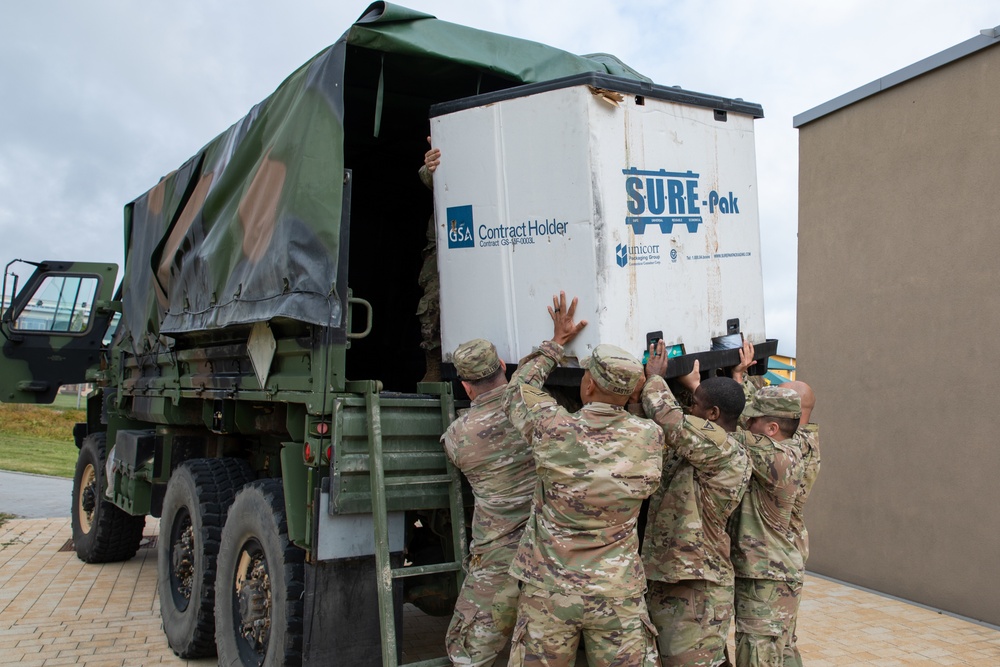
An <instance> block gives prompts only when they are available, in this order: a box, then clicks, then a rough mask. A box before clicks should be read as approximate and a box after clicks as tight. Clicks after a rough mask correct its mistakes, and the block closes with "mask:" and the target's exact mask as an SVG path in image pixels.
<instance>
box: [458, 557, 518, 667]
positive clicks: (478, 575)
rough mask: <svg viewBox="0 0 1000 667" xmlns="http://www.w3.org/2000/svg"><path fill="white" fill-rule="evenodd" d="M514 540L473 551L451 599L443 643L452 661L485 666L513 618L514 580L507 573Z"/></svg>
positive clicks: (502, 643)
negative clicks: (451, 610)
mask: <svg viewBox="0 0 1000 667" xmlns="http://www.w3.org/2000/svg"><path fill="white" fill-rule="evenodd" d="M515 553H517V542H514V543H513V544H509V545H507V546H503V547H498V548H496V549H491V550H490V551H488V552H486V553H483V554H474V555H472V556H471V558H470V559H469V563H468V565H467V567H466V574H465V583H464V584H462V591H461V592H460V593H459V595H458V601H457V602H456V603H455V613H454V615H453V616H452V617H451V624H450V625H449V626H448V633H447V635H446V636H445V645H446V647H447V650H448V658H449V659H450V660H451V664H453V665H462V666H463V667H465V666H468V667H489V666H490V665H492V664H493V662H494V660H496V657H497V654H498V653H500V651H502V650H503V648H504V646H506V644H507V639H509V638H510V635H511V632H513V630H514V621H515V620H516V619H517V598H518V595H519V594H520V591H519V589H518V581H517V579H515V578H514V577H512V576H510V574H508V572H507V571H508V570H509V569H510V563H511V561H512V560H513V559H514V554H515Z"/></svg>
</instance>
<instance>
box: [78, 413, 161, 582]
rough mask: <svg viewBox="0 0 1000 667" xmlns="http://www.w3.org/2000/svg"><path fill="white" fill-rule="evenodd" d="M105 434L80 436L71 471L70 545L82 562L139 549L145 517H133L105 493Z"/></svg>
mask: <svg viewBox="0 0 1000 667" xmlns="http://www.w3.org/2000/svg"><path fill="white" fill-rule="evenodd" d="M106 442H107V434H106V433H91V434H90V435H88V436H87V437H86V438H84V439H83V443H82V444H81V445H80V454H79V455H78V456H77V459H76V472H75V473H74V474H73V511H72V518H71V522H72V524H73V548H74V550H75V551H76V556H77V558H79V559H80V560H82V561H83V562H85V563H111V562H115V561H122V560H128V559H129V558H131V557H132V556H134V555H135V552H136V551H138V550H139V543H140V542H141V541H142V529H143V527H144V526H145V525H146V517H145V516H132V515H131V514H129V513H128V512H125V511H124V510H122V509H120V508H118V507H116V506H115V505H114V504H113V503H112V502H111V501H109V500H108V499H107V498H106V497H105V495H104V489H105V487H106V486H107V484H106V482H105V480H104V457H105V453H104V447H105V444H106Z"/></svg>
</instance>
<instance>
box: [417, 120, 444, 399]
mask: <svg viewBox="0 0 1000 667" xmlns="http://www.w3.org/2000/svg"><path fill="white" fill-rule="evenodd" d="M430 141H431V138H430V137H427V143H430ZM440 164H441V149H439V148H431V149H430V150H428V151H427V152H426V153H425V154H424V164H423V165H422V166H421V167H420V170H419V171H418V172H417V175H418V176H420V181H421V182H422V183H423V184H424V185H426V186H427V188H428V189H429V190H433V189H434V171H435V170H436V169H437V168H438V165H440ZM423 256H424V263H423V264H422V265H421V267H420V275H419V276H417V284H418V285H420V289H422V290H423V292H424V293H423V296H421V297H420V301H419V302H418V303H417V319H419V320H420V338H421V342H420V347H422V348H423V350H424V357H425V358H426V363H427V368H426V371H425V372H424V377H423V379H422V382H438V381H440V380H441V278H440V276H439V275H438V266H437V230H436V229H435V227H434V213H433V212H432V213H431V217H430V220H428V221H427V245H425V246H424V250H423Z"/></svg>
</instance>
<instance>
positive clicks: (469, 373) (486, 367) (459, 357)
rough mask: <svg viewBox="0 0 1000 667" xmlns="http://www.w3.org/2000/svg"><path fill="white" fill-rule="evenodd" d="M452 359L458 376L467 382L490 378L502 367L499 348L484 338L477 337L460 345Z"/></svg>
mask: <svg viewBox="0 0 1000 667" xmlns="http://www.w3.org/2000/svg"><path fill="white" fill-rule="evenodd" d="M451 360H452V363H454V364H455V370H456V371H458V377H460V378H462V379H463V380H465V381H466V382H475V381H476V380H482V379H483V378H488V377H489V376H491V375H493V374H494V373H496V372H497V370H499V369H500V357H499V356H497V348H496V347H495V346H494V345H493V343H491V342H490V341H488V340H484V339H482V338H475V339H473V340H470V341H469V342H467V343H462V344H461V345H459V346H458V347H457V348H456V349H455V354H454V355H452V358H451Z"/></svg>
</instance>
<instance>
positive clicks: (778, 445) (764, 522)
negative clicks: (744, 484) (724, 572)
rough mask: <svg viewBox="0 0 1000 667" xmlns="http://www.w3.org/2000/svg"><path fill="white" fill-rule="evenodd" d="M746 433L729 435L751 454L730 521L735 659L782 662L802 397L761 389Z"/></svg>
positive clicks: (789, 608) (795, 554)
mask: <svg viewBox="0 0 1000 667" xmlns="http://www.w3.org/2000/svg"><path fill="white" fill-rule="evenodd" d="M743 414H744V416H745V417H746V418H747V424H748V428H749V431H742V430H741V431H738V432H737V433H736V434H734V435H735V436H736V437H737V438H738V439H740V440H741V444H742V445H743V447H744V449H745V450H746V452H747V454H748V455H749V457H750V463H751V465H752V466H753V475H752V477H751V479H750V486H749V488H748V489H747V492H746V494H745V495H744V496H743V500H742V501H741V502H740V505H739V507H738V508H737V510H736V511H735V512H734V513H733V516H732V517H731V519H730V521H729V534H730V537H731V539H732V542H733V544H732V561H733V567H734V568H735V570H736V665H737V667H750V666H753V667H759V666H762V665H766V666H767V667H780V666H781V664H782V653H783V650H784V644H785V641H786V638H787V637H788V636H789V634H790V630H791V623H792V619H793V618H794V616H795V609H796V605H797V604H798V596H799V593H800V591H801V589H802V571H803V568H802V554H801V553H799V550H798V549H797V548H796V547H795V544H794V543H793V542H792V539H791V529H790V527H789V524H790V522H791V514H792V506H793V505H794V503H795V496H796V494H797V493H798V489H799V484H800V483H801V481H802V474H803V470H804V465H803V462H802V451H801V444H800V442H799V439H798V437H797V436H796V435H795V432H796V429H797V428H798V425H799V418H800V416H801V414H802V408H801V402H800V400H799V395H798V394H796V393H795V392H794V391H793V390H791V389H787V388H783V387H772V386H768V387H763V388H761V389H759V390H758V391H757V392H756V393H755V394H754V397H753V401H752V402H751V403H750V405H748V406H747V407H746V409H745V410H744V411H743Z"/></svg>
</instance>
